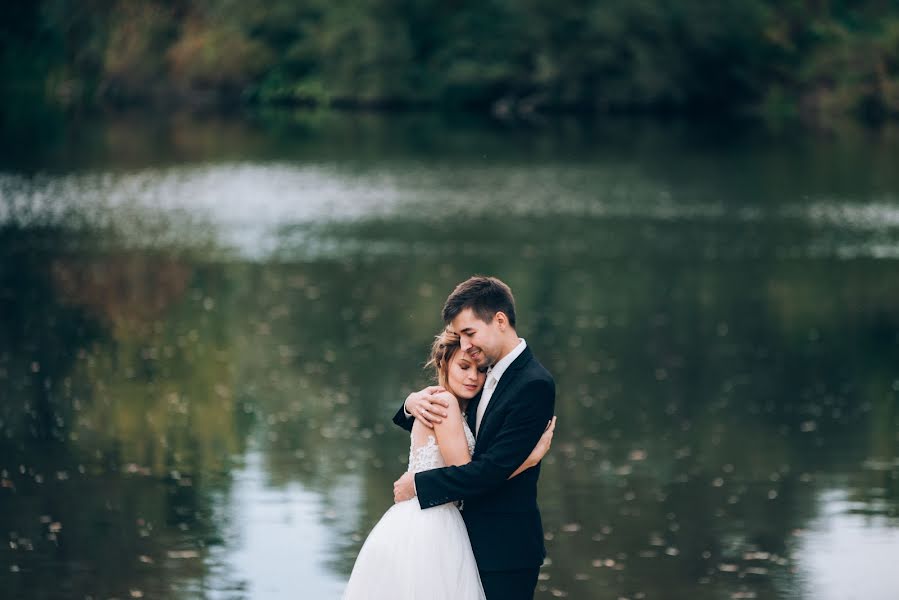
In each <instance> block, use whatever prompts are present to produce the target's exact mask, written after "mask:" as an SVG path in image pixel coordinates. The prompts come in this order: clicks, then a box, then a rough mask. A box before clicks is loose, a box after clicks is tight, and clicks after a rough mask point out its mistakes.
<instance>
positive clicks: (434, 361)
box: [425, 329, 462, 387]
mask: <svg viewBox="0 0 899 600" xmlns="http://www.w3.org/2000/svg"><path fill="white" fill-rule="evenodd" d="M461 347H462V345H461V344H460V343H459V334H458V333H456V332H454V331H450V330H449V329H444V330H443V331H441V332H440V333H438V334H437V335H436V336H435V337H434V344H433V345H432V346H431V357H430V359H429V360H428V362H427V363H425V368H426V369H427V368H428V367H434V371H436V374H437V384H438V385H441V386H443V387H446V386H447V382H448V379H449V363H450V360H452V358H453V355H454V354H455V353H456V350H458V349H459V348H461Z"/></svg>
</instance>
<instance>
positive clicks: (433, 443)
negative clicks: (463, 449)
mask: <svg viewBox="0 0 899 600" xmlns="http://www.w3.org/2000/svg"><path fill="white" fill-rule="evenodd" d="M462 429H463V430H464V431H465V440H466V441H467V442H468V453H469V454H472V453H473V452H474V434H473V433H471V429H469V427H468V423H467V422H466V420H465V415H464V414H463V415H462ZM411 438H412V443H411V444H410V447H409V469H408V470H409V472H410V473H419V472H421V471H427V470H429V469H439V468H440V467H445V466H446V463H445V462H443V456H441V455H440V448H439V447H438V446H437V438H436V437H434V434H433V433H432V434H430V435H428V436H427V439H426V440H425V442H424V443H419V445H418V447H416V444H415V435H414V434H413V435H412V436H411Z"/></svg>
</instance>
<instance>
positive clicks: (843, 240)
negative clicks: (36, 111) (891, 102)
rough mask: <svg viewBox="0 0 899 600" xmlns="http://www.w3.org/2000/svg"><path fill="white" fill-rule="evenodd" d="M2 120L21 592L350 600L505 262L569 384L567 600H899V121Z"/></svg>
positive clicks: (561, 510)
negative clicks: (454, 336) (482, 301)
mask: <svg viewBox="0 0 899 600" xmlns="http://www.w3.org/2000/svg"><path fill="white" fill-rule="evenodd" d="M32 131H33V135H29V132H32ZM4 136H5V139H6V143H4V144H3V147H4V149H3V151H2V153H0V482H2V485H0V589H3V590H4V593H3V595H4V597H8V598H11V599H26V598H28V599H31V598H48V599H49V598H79V599H80V598H91V599H107V598H140V597H144V598H229V599H230V598H252V599H257V598H279V599H281V598H322V599H327V598H339V596H340V592H341V590H342V587H343V582H344V581H345V580H346V578H347V577H348V575H349V571H350V569H351V568H352V564H353V560H354V557H355V555H356V553H357V551H358V549H359V547H360V546H361V544H362V541H363V540H364V537H365V535H366V534H367V532H368V531H369V530H370V528H371V527H372V525H373V524H374V523H375V522H376V521H377V519H378V518H379V517H380V515H381V514H382V513H383V512H384V511H385V510H386V509H387V508H388V507H389V506H390V504H391V502H392V482H393V481H394V479H396V478H397V477H398V476H399V475H400V474H401V473H402V471H403V470H404V468H405V462H406V457H407V453H408V438H407V437H406V436H405V435H404V433H403V432H402V431H400V430H399V429H397V428H395V427H394V426H393V425H392V424H391V423H390V418H391V416H392V414H393V412H394V411H395V410H396V408H397V406H398V404H399V402H400V401H401V400H402V398H403V397H405V395H406V394H407V393H408V392H409V391H410V390H412V389H416V388H418V387H420V386H423V385H425V384H426V383H428V379H427V377H426V374H425V373H424V372H423V371H422V370H421V364H422V362H423V360H424V358H425V352H426V349H427V347H428V344H429V341H430V339H431V336H432V335H433V334H434V333H435V331H436V330H437V329H438V327H439V326H440V322H439V310H440V307H441V305H442V302H443V300H444V298H445V296H446V294H447V293H448V292H449V291H450V290H451V289H452V287H453V285H454V284H455V283H456V282H458V281H460V280H462V279H464V278H465V277H467V276H468V275H470V274H472V273H475V272H481V273H491V274H496V275H498V276H500V277H502V278H503V279H504V280H506V281H507V282H508V283H509V284H510V285H511V286H512V288H513V290H514V291H515V293H516V298H517V302H518V312H519V321H520V333H521V334H522V335H523V336H524V337H525V338H526V339H527V340H528V343H529V344H530V345H531V347H532V348H533V349H534V351H535V353H536V354H537V355H538V356H539V357H540V358H541V360H542V362H543V363H544V364H545V365H546V366H547V367H548V368H549V369H550V370H551V371H552V372H553V373H554V374H555V376H556V380H557V383H558V399H557V409H558V417H559V425H558V429H557V435H556V441H555V443H554V445H553V450H552V453H551V456H550V457H549V458H548V459H547V460H546V464H545V466H544V471H543V475H542V477H541V488H540V490H541V491H540V499H541V506H542V508H543V515H544V523H545V529H546V538H547V547H548V550H549V556H550V558H549V560H548V561H547V564H546V565H545V566H544V568H543V571H542V574H541V581H540V584H539V588H538V594H537V597H538V598H543V599H547V598H554V597H568V598H573V599H574V598H579V599H586V598H628V599H634V600H639V599H654V598H658V599H669V598H675V599H677V598H690V599H717V598H723V599H727V598H758V599H773V598H802V599H809V600H836V599H843V598H866V599H883V600H887V599H892V598H895V597H897V596H899V575H897V571H896V569H895V565H896V562H897V560H899V410H897V408H899V170H897V169H895V168H894V167H895V157H896V156H897V153H899V139H897V137H896V135H895V132H892V133H891V132H880V133H871V132H858V131H855V132H842V133H839V134H836V133H829V134H825V133H810V132H802V131H794V130H775V131H771V130H766V129H763V128H761V127H759V126H756V125H747V124H727V125H722V124H717V125H701V124H695V123H694V124H660V123H634V122H613V123H582V122H576V121H559V122H547V123H542V124H538V125H535V126H532V127H520V126H518V127H506V126H502V125H497V124H495V123H486V122H472V121H470V120H462V119H460V120H447V119H441V118H437V117H432V116H424V115H413V116H408V117H393V118H386V117H375V116H347V115H332V116H328V115H324V116H315V115H313V116H308V115H307V116H301V117H297V118H290V117H285V116H278V115H273V116H266V117H264V118H257V119H254V120H241V119H238V118H231V119H221V118H219V119H211V118H210V119H197V118H193V119H192V118H187V117H172V118H168V119H164V118H159V117H155V118H149V117H144V116H140V115H135V116H131V117H121V118H117V119H108V120H104V121H95V122H85V123H77V124H75V123H69V122H49V123H41V126H40V127H37V126H35V127H32V128H25V127H22V128H19V129H16V130H9V131H6V132H5V134H4Z"/></svg>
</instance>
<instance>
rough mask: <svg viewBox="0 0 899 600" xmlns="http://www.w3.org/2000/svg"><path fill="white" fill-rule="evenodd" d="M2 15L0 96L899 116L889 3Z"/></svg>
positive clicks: (75, 7) (184, 0)
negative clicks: (2, 90)
mask: <svg viewBox="0 0 899 600" xmlns="http://www.w3.org/2000/svg"><path fill="white" fill-rule="evenodd" d="M4 13H5V14H4V17H3V19H2V21H0V78H2V82H3V83H2V85H3V87H4V88H5V89H4V96H5V98H6V101H7V102H9V101H10V97H11V96H16V97H18V98H20V99H22V98H29V99H35V98H42V99H50V100H51V101H52V102H54V103H59V104H62V105H63V106H74V107H82V106H93V105H96V104H123V103H133V102H140V103H146V102H153V103H157V102H161V101H165V102H178V103H182V102H189V103H207V102H214V103H217V102H230V103H233V102H249V103H257V104H291V105H296V104H310V105H312V104H314V105H332V106H380V107H394V106H417V105H427V106H434V105H441V106H450V107H465V108H476V109H489V110H493V111H494V112H512V113H526V112H530V111H535V110H578V111H651V112H658V111H673V112H708V111H715V112H734V111H762V112H769V113H771V112H777V113H781V112H783V113H799V114H807V115H808V114H822V115H839V114H846V113H854V114H858V115H862V116H865V117H867V118H873V119H879V118H884V117H896V116H897V115H899V1H897V0H857V1H854V2H849V1H840V0H720V1H718V2H703V1H701V0H678V1H676V2H672V1H669V0H604V1H602V2H600V1H598V0H478V1H473V0H452V1H450V0H443V1H437V0H267V1H266V2H240V1H239V0H142V1H137V0H79V1H77V2H76V1H74V0H11V2H8V3H6V8H5V10H4ZM29 101H30V100H29Z"/></svg>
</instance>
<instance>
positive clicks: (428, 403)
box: [404, 385, 449, 429]
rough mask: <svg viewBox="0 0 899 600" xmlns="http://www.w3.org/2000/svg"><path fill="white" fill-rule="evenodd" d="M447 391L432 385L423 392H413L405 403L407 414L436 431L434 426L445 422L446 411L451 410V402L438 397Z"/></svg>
mask: <svg viewBox="0 0 899 600" xmlns="http://www.w3.org/2000/svg"><path fill="white" fill-rule="evenodd" d="M445 391H446V390H445V389H444V388H442V387H440V386H439V385H432V386H428V387H426V388H425V389H423V390H421V391H418V392H412V393H411V394H409V395H408V396H407V397H406V402H405V403H404V406H405V408H406V412H407V413H409V414H410V415H412V416H413V417H415V418H416V419H418V420H419V421H420V422H421V423H422V425H425V426H426V427H428V428H430V429H434V425H436V424H438V423H442V422H443V419H444V418H445V417H446V409H447V408H449V401H448V400H447V399H446V398H443V397H440V396H437V394H440V393H442V392H445Z"/></svg>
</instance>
